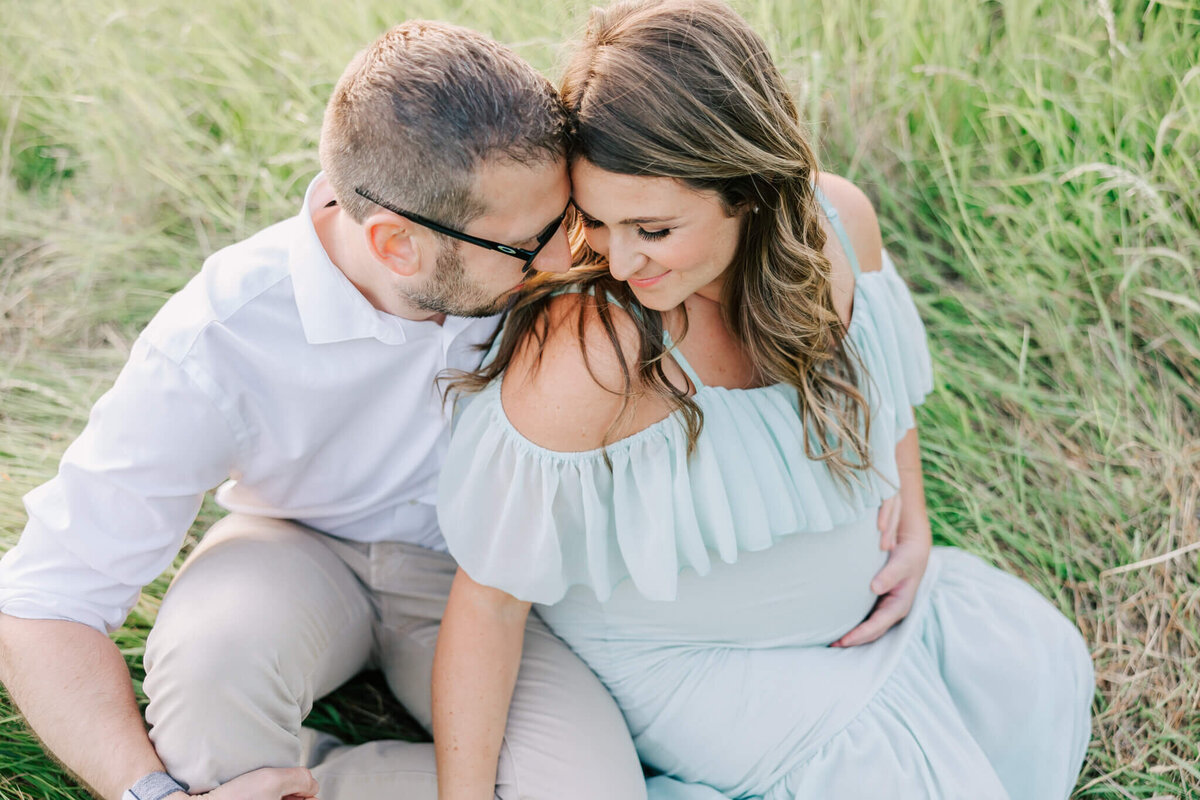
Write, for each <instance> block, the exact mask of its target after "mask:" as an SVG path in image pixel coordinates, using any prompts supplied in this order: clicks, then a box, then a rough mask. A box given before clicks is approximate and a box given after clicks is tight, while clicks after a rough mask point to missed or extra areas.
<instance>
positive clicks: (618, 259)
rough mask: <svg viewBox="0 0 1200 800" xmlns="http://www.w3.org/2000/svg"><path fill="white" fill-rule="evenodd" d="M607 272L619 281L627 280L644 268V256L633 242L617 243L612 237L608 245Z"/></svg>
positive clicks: (615, 238)
mask: <svg viewBox="0 0 1200 800" xmlns="http://www.w3.org/2000/svg"><path fill="white" fill-rule="evenodd" d="M604 255H607V256H608V271H609V272H611V273H612V276H613V277H614V278H616V279H617V280H619V281H626V280H629V279H630V278H631V277H633V276H634V275H636V274H637V273H638V272H640V271H641V269H642V268H643V267H644V266H646V256H645V255H643V254H642V253H641V252H640V250H639V249H638V248H637V247H636V246H635V244H634V243H633V242H624V241H619V240H618V239H617V237H613V238H612V240H611V241H609V243H608V252H607V253H605V254H604Z"/></svg>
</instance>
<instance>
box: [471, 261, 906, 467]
mask: <svg viewBox="0 0 1200 800" xmlns="http://www.w3.org/2000/svg"><path fill="white" fill-rule="evenodd" d="M885 272H887V268H886V265H885V267H884V268H883V269H878V270H871V271H870V272H864V273H862V274H860V275H859V276H857V279H856V280H855V282H854V307H858V306H859V303H858V293H859V289H860V288H861V286H862V282H863V280H864V279H865V278H867V277H868V276H871V275H877V274H878V275H882V274H884V273H885ZM859 316H860V314H858V313H856V312H855V311H854V310H853V308H852V310H851V315H850V324H849V325H848V326H847V327H846V335H847V336H850V335H853V333H854V331H855V330H856V328H855V324H856V323H857V321H858V318H859ZM858 327H862V326H861V325H859V326H858ZM503 382H504V376H503V375H501V376H500V377H499V378H498V379H497V380H495V381H493V382H492V384H490V385H489V386H488V387H487V388H486V389H484V390H483V393H484V394H486V393H488V392H495V394H496V406H497V409H498V411H497V413H496V414H495V416H496V417H498V421H499V422H500V424H501V425H502V427H503V428H504V429H505V430H506V431H507V432H508V433H509V434H511V435H512V436H513V437H514V438H515V439H516V440H517V441H519V442H520V443H521V444H522V446H523V447H524V448H526V449H528V450H529V451H530V452H532V453H536V454H538V455H541V456H543V457H545V458H551V459H554V460H557V461H591V460H595V459H596V458H599V457H600V456H601V455H603V454H604V453H608V454H610V455H611V454H612V453H615V452H622V451H625V450H628V449H629V448H631V447H633V446H634V445H636V444H638V443H640V442H641V441H642V440H644V439H649V438H653V437H654V436H656V435H661V436H663V437H664V438H666V436H668V435H669V434H662V433H661V431H662V429H663V427H664V426H667V425H669V424H672V423H675V422H676V419H677V417H678V415H679V414H680V412H679V411H673V412H671V413H670V414H668V415H667V416H665V417H663V418H662V419H660V420H658V421H657V422H652V423H650V424H649V425H647V426H646V427H644V428H642V429H641V430H640V431H636V432H634V433H631V434H629V435H628V436H625V437H622V438H620V439H618V440H616V441H615V442H609V443H608V444H606V445H604V446H602V447H593V448H590V449H588V450H552V449H550V448H548V447H543V446H542V445H540V444H538V443H537V442H535V441H533V440H532V439H530V438H529V437H528V436H526V435H525V434H523V433H521V431H519V430H517V427H516V426H515V425H513V423H512V420H511V419H510V418H509V416H508V412H507V411H506V410H505V408H504V397H503V394H502V393H501V391H500V390H501V388H502V384H503ZM781 391H783V392H785V395H784V396H785V397H787V396H788V395H787V394H786V392H788V391H792V392H794V391H795V387H792V386H790V385H788V384H783V383H769V384H767V385H765V386H752V387H749V388H739V387H731V386H713V385H709V384H702V385H700V386H697V387H696V392H695V393H694V394H693V395H692V398H693V399H696V400H697V402H699V401H700V398H701V397H703V396H705V395H706V394H707V395H718V394H722V393H723V394H726V395H733V396H746V397H753V396H755V395H759V394H767V393H777V392H781ZM478 399H482V398H478ZM674 428H675V429H676V430H678V426H677V425H675V426H674Z"/></svg>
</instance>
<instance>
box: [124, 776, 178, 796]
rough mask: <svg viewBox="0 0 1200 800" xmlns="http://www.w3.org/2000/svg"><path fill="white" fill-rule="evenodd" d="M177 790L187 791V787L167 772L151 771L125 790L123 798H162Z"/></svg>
mask: <svg viewBox="0 0 1200 800" xmlns="http://www.w3.org/2000/svg"><path fill="white" fill-rule="evenodd" d="M175 792H184V793H186V792H187V788H186V787H184V786H182V785H181V784H180V783H179V781H177V780H175V779H174V778H172V777H171V776H170V775H168V774H167V773H165V772H151V773H150V774H149V775H145V776H143V777H141V778H139V779H138V782H137V783H135V784H134V785H133V786H131V787H129V788H128V789H126V790H125V794H123V795H121V800H162V799H163V798H164V797H166V796H167V795H169V794H174V793H175Z"/></svg>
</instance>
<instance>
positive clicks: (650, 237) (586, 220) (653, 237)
mask: <svg viewBox="0 0 1200 800" xmlns="http://www.w3.org/2000/svg"><path fill="white" fill-rule="evenodd" d="M579 221H580V223H581V224H582V225H583V227H585V228H588V229H595V228H602V227H604V223H603V222H601V221H600V220H598V219H592V218H591V217H586V216H584V215H583V214H580V215H579ZM671 231H672V228H663V229H662V230H661V231H648V230H646V229H645V228H638V229H637V235H638V236H640V237H642V238H643V239H645V240H646V241H648V242H654V241H657V240H659V239H662V238H665V237H666V236H667V234H669V233H670V232H671Z"/></svg>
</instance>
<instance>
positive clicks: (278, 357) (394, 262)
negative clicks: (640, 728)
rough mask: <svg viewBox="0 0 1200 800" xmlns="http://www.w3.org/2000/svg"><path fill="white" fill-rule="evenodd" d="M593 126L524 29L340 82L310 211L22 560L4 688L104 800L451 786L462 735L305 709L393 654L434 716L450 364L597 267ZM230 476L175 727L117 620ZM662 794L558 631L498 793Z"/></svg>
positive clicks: (370, 65) (446, 578)
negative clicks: (425, 734)
mask: <svg viewBox="0 0 1200 800" xmlns="http://www.w3.org/2000/svg"><path fill="white" fill-rule="evenodd" d="M564 129H565V121H564V115H563V110H562V108H561V106H560V104H559V102H558V100H557V97H556V96H555V94H554V91H553V89H552V87H550V85H549V84H548V83H547V81H546V80H545V79H544V78H542V77H541V76H540V75H538V74H537V73H536V72H535V71H534V70H533V69H532V68H531V67H529V66H528V65H527V64H525V63H524V62H522V61H521V60H520V59H518V58H517V57H516V56H515V55H514V54H512V53H511V52H510V51H508V50H506V49H504V48H502V47H501V46H499V45H497V44H496V43H494V42H491V41H489V40H486V39H485V38H483V37H481V36H479V35H478V34H475V33H472V32H470V31H466V30H464V29H461V28H456V27H452V26H447V25H441V24H436V23H428V22H411V23H407V24H404V25H401V26H398V27H396V28H394V29H392V30H391V31H389V32H388V33H386V34H385V35H384V36H383V37H381V38H380V39H379V40H378V41H376V42H375V43H374V44H373V45H372V46H371V47H370V48H368V49H367V50H365V51H364V52H363V53H361V54H359V56H358V57H356V58H355V60H354V61H353V62H352V63H351V64H350V66H349V67H348V68H347V69H346V72H345V74H344V75H343V76H342V78H341V81H340V82H339V83H338V85H337V88H336V89H335V91H334V94H333V97H332V99H331V100H330V103H329V106H328V108H327V110H326V115H325V121H324V126H323V129H322V133H321V164H322V167H323V169H324V173H323V174H322V175H321V176H318V177H317V178H316V179H315V180H314V181H313V183H312V184H311V185H310V187H309V189H308V192H307V195H306V196H305V199H304V203H303V205H302V206H301V209H300V213H299V214H298V215H297V216H296V217H294V218H292V219H290V220H287V221H284V222H281V223H279V224H277V225H274V226H272V227H270V228H267V229H266V230H264V231H262V232H260V233H258V234H257V235H255V236H253V237H251V238H250V239H248V240H246V241H244V242H241V243H239V244H236V245H233V246H231V247H229V248H226V249H225V250H223V251H221V252H219V253H217V254H215V255H214V256H213V257H212V258H210V259H209V260H208V261H207V262H206V263H205V265H204V268H203V270H202V271H201V272H200V274H199V275H197V276H196V277H195V278H194V279H193V280H192V281H191V282H190V283H189V284H188V285H187V287H185V288H184V289H183V290H182V291H181V292H179V293H178V294H177V295H175V296H174V297H173V298H172V299H171V300H170V301H169V302H168V303H167V304H166V306H165V307H164V308H163V309H162V311H161V312H160V313H159V314H158V315H157V316H156V317H155V319H154V320H153V321H152V322H151V323H150V325H149V326H148V327H147V329H146V330H145V331H144V332H143V334H142V335H141V337H139V339H138V341H137V343H136V344H135V346H134V348H133V352H132V354H131V356H130V359H129V363H128V364H127V365H126V366H125V368H124V370H123V371H122V373H121V375H120V376H119V377H118V379H117V381H116V384H115V385H114V386H113V388H112V390H111V391H109V392H108V393H107V394H106V395H105V396H104V397H102V398H101V399H100V401H99V402H98V403H97V404H96V407H95V409H94V410H93V413H92V416H91V418H90V420H89V422H88V425H87V427H86V429H85V430H84V432H83V433H82V434H81V436H80V437H79V439H78V440H77V441H76V442H75V443H74V444H73V445H72V446H71V447H70V448H69V449H68V450H67V452H66V454H65V455H64V457H63V461H62V465H61V467H60V470H59V473H58V475H57V477H55V478H54V479H53V480H51V481H50V482H49V483H47V484H45V485H44V486H42V487H40V488H38V489H35V490H34V491H33V492H31V493H30V494H29V495H28V496H27V497H26V501H25V502H26V507H27V510H28V512H29V523H28V526H27V527H26V529H25V532H24V534H23V536H22V538H21V540H20V542H19V543H18V545H17V546H16V547H15V548H14V549H13V550H12V551H11V552H9V553H8V554H7V555H6V556H5V557H4V559H3V561H2V562H0V612H2V613H0V678H2V679H3V682H4V684H5V685H6V686H7V687H8V690H9V692H10V693H11V695H12V697H13V698H14V700H15V701H16V702H17V704H18V705H19V706H20V707H21V709H22V711H23V712H24V714H25V716H26V717H27V719H28V720H29V722H30V724H31V725H32V726H33V728H34V730H35V731H36V732H37V733H38V735H39V736H40V737H41V739H42V741H43V742H44V743H45V745H46V746H47V748H48V749H49V750H51V751H52V752H53V753H54V754H55V755H56V756H57V757H58V758H59V759H60V760H61V761H62V762H63V763H64V764H66V765H67V766H68V767H69V768H70V769H71V770H73V771H74V773H75V774H76V775H77V776H78V777H79V778H80V779H81V780H82V781H83V782H85V783H86V784H88V785H89V786H91V787H92V788H93V790H94V791H95V792H96V793H97V794H98V795H100V796H101V797H104V798H107V799H108V800H118V798H121V797H123V796H124V797H125V798H136V800H158V798H160V797H171V798H177V797H183V796H184V794H183V793H182V792H181V789H180V788H179V786H178V785H177V783H178V784H182V785H183V786H184V787H187V789H188V790H189V791H191V792H195V793H198V792H205V791H208V790H210V789H213V787H216V786H218V785H220V784H225V785H223V786H220V788H217V789H216V790H215V791H213V792H212V794H211V796H212V797H213V798H214V800H215V799H216V798H255V799H256V800H257V799H258V798H271V799H272V800H274V798H278V797H281V796H289V795H291V796H312V795H313V794H314V793H315V787H314V786H313V785H312V777H313V776H315V777H316V779H317V780H319V782H320V784H321V797H322V798H324V800H336V799H337V798H356V799H357V800H371V799H372V798H385V797H386V798H399V799H400V800H419V799H420V798H431V799H432V798H434V797H436V793H437V790H436V780H435V765H434V758H433V748H432V745H429V744H411V743H403V742H374V743H370V744H367V745H363V746H359V747H346V746H341V745H340V743H337V742H335V741H331V740H330V739H329V738H328V737H322V736H318V735H316V734H313V733H312V732H311V731H306V730H303V729H302V727H301V722H302V720H303V718H304V716H305V715H306V714H307V713H308V711H309V710H310V708H311V706H312V703H313V701H314V699H315V698H318V697H320V696H321V695H323V694H325V693H327V692H329V691H332V690H333V689H334V688H335V687H337V686H338V685H339V684H341V683H343V682H344V681H345V680H347V679H348V678H350V677H351V676H352V675H354V674H355V673H357V672H358V671H360V670H361V669H363V668H364V667H368V666H377V667H378V668H380V669H381V670H382V671H383V672H384V674H385V675H386V677H387V680H388V682H389V685H390V686H391V687H392V689H393V690H394V692H395V694H396V695H397V697H398V698H399V699H400V700H401V701H402V702H403V703H404V704H405V705H406V706H407V707H408V709H409V710H410V711H411V712H412V713H413V714H414V715H415V716H416V718H417V719H418V720H420V721H421V722H422V723H423V724H425V725H426V727H428V726H429V724H430V709H429V681H430V670H431V662H432V657H433V649H434V643H435V640H436V634H437V626H438V622H439V620H440V615H441V611H442V608H443V606H444V604H445V600H446V596H447V592H448V591H449V587H450V583H451V580H452V578H453V575H454V571H455V565H454V562H453V561H452V559H451V558H450V557H449V556H448V555H446V554H445V553H444V546H443V543H442V540H441V537H440V534H439V533H438V528H437V520H436V514H435V508H434V495H435V488H436V481H437V477H438V469H439V466H440V461H441V457H442V453H443V451H444V448H445V443H446V437H447V430H446V418H445V415H444V412H443V409H442V404H441V399H440V397H439V396H438V393H437V391H436V389H435V387H434V379H435V377H436V376H437V375H438V374H439V373H441V372H442V371H443V370H445V369H447V368H451V369H453V368H459V369H464V368H465V369H470V368H473V367H474V366H476V365H477V364H478V362H479V358H480V355H479V348H478V347H477V346H478V345H479V344H480V343H482V342H484V341H486V340H487V339H488V338H489V337H490V335H491V334H492V332H493V331H494V329H495V326H496V319H495V315H496V314H497V312H499V311H500V310H501V309H502V308H503V307H504V306H505V304H506V303H507V301H508V300H509V298H510V297H511V295H512V293H513V292H514V291H515V290H516V289H517V288H518V287H519V285H520V284H521V282H522V281H523V280H524V279H525V276H526V275H527V274H529V272H530V271H531V270H549V271H562V270H565V269H567V268H568V266H569V254H568V246H567V242H566V237H565V234H564V233H563V231H562V230H561V221H562V216H563V213H564V209H565V208H566V206H567V202H568V199H569V194H570V189H569V184H568V180H567V173H566V168H565V163H564V160H563V135H564ZM496 480H497V481H505V480H506V476H505V475H502V474H499V475H497V476H496ZM222 481H225V483H224V484H223V485H222V486H221V488H220V490H219V491H218V493H217V499H218V502H219V503H220V504H221V505H222V506H224V507H225V508H226V509H227V510H228V511H229V512H230V513H229V515H228V516H227V517H225V518H224V519H223V520H222V521H221V522H219V523H218V524H217V525H215V526H214V527H213V529H212V530H211V531H210V532H209V533H208V534H207V535H206V536H205V538H204V540H203V541H202V543H201V544H200V545H199V546H198V547H197V548H196V550H195V552H194V553H192V555H191V556H190V557H189V558H188V560H187V562H186V563H185V564H184V566H183V567H182V569H181V570H180V572H179V574H178V576H177V577H176V579H175V581H174V583H173V584H172V586H171V588H170V590H169V591H168V592H167V595H166V597H165V599H164V601H163V604H162V608H161V611H160V613H159V616H158V620H157V623H156V625H155V627H154V630H153V632H152V633H151V636H150V639H149V641H148V645H147V652H146V667H147V678H146V681H145V684H144V688H145V691H146V694H147V695H148V697H149V699H150V704H149V706H148V708H147V711H146V718H147V721H148V722H149V723H150V732H149V736H147V734H146V733H145V728H144V726H143V723H142V719H141V717H140V715H139V714H138V710H137V706H136V704H135V701H134V695H133V692H132V689H131V686H130V680H129V675H128V673H127V671H126V669H125V665H124V662H123V660H122V658H121V656H120V654H119V653H118V651H117V649H116V647H115V646H114V645H113V643H112V642H111V640H109V639H108V637H107V636H106V635H105V632H107V631H112V630H113V629H115V628H117V627H119V626H120V625H121V623H122V621H123V620H124V618H125V616H126V614H127V613H128V611H129V609H130V608H131V607H132V606H133V604H134V603H135V602H136V599H137V597H138V593H139V591H140V589H141V587H142V586H144V585H145V584H147V583H149V582H150V581H151V580H153V579H154V577H155V576H157V575H158V574H159V573H161V572H162V571H163V570H164V569H165V568H166V567H167V566H168V565H169V564H170V562H171V560H172V559H173V558H174V556H175V554H176V553H177V552H178V550H179V547H180V545H181V543H182V541H183V537H184V535H185V533H186V531H187V529H188V527H189V525H190V524H191V522H192V520H193V519H194V517H195V514H196V512H197V510H198V509H199V506H200V501H201V498H202V496H203V493H204V492H205V491H206V490H208V489H209V488H211V487H212V486H215V485H217V484H218V483H221V482H222ZM480 657H481V658H486V657H487V654H486V653H481V654H480ZM297 765H301V766H303V765H308V766H312V767H313V770H312V776H310V775H309V774H308V773H307V772H306V771H305V770H302V769H295V767H296V766H297ZM264 767H270V768H279V769H268V770H262V769H260V768H264ZM289 767H290V768H292V769H285V768H289ZM164 773H165V774H164ZM238 776H242V777H238ZM176 782H177V783H176ZM226 782H228V783H226ZM644 791H645V789H644V784H643V780H642V775H641V771H640V769H639V767H638V763H637V758H636V755H635V753H634V751H633V747H632V743H631V741H630V739H629V735H628V733H627V732H626V730H625V727H624V723H623V721H622V719H621V716H620V714H619V712H618V711H617V709H616V707H615V705H614V704H613V702H612V700H611V698H609V697H608V695H607V693H606V692H605V691H604V690H603V688H602V687H601V686H600V685H599V683H598V682H597V681H596V679H595V678H594V676H592V675H591V673H590V672H589V671H588V670H587V669H586V668H585V667H584V666H583V665H582V664H581V663H580V662H579V661H578V660H577V659H576V658H575V657H574V656H573V655H572V654H571V653H570V652H569V650H567V649H566V647H565V646H564V645H563V644H562V643H561V642H559V641H558V640H556V639H555V638H554V637H553V636H551V635H550V634H549V632H548V631H547V630H546V629H545V628H544V627H543V626H541V625H540V623H537V622H536V621H534V622H531V624H530V625H529V627H528V629H527V632H526V658H525V661H524V662H523V663H522V666H521V677H520V679H519V681H518V685H517V689H516V693H515V695H514V701H513V711H512V713H511V715H510V721H509V725H508V729H507V732H506V737H505V750H504V753H503V755H502V759H501V765H500V769H499V772H498V775H497V788H496V795H497V797H501V798H517V797H521V798H526V797H529V798H572V800H586V798H590V797H597V798H636V797H638V796H641V795H643V794H644Z"/></svg>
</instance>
